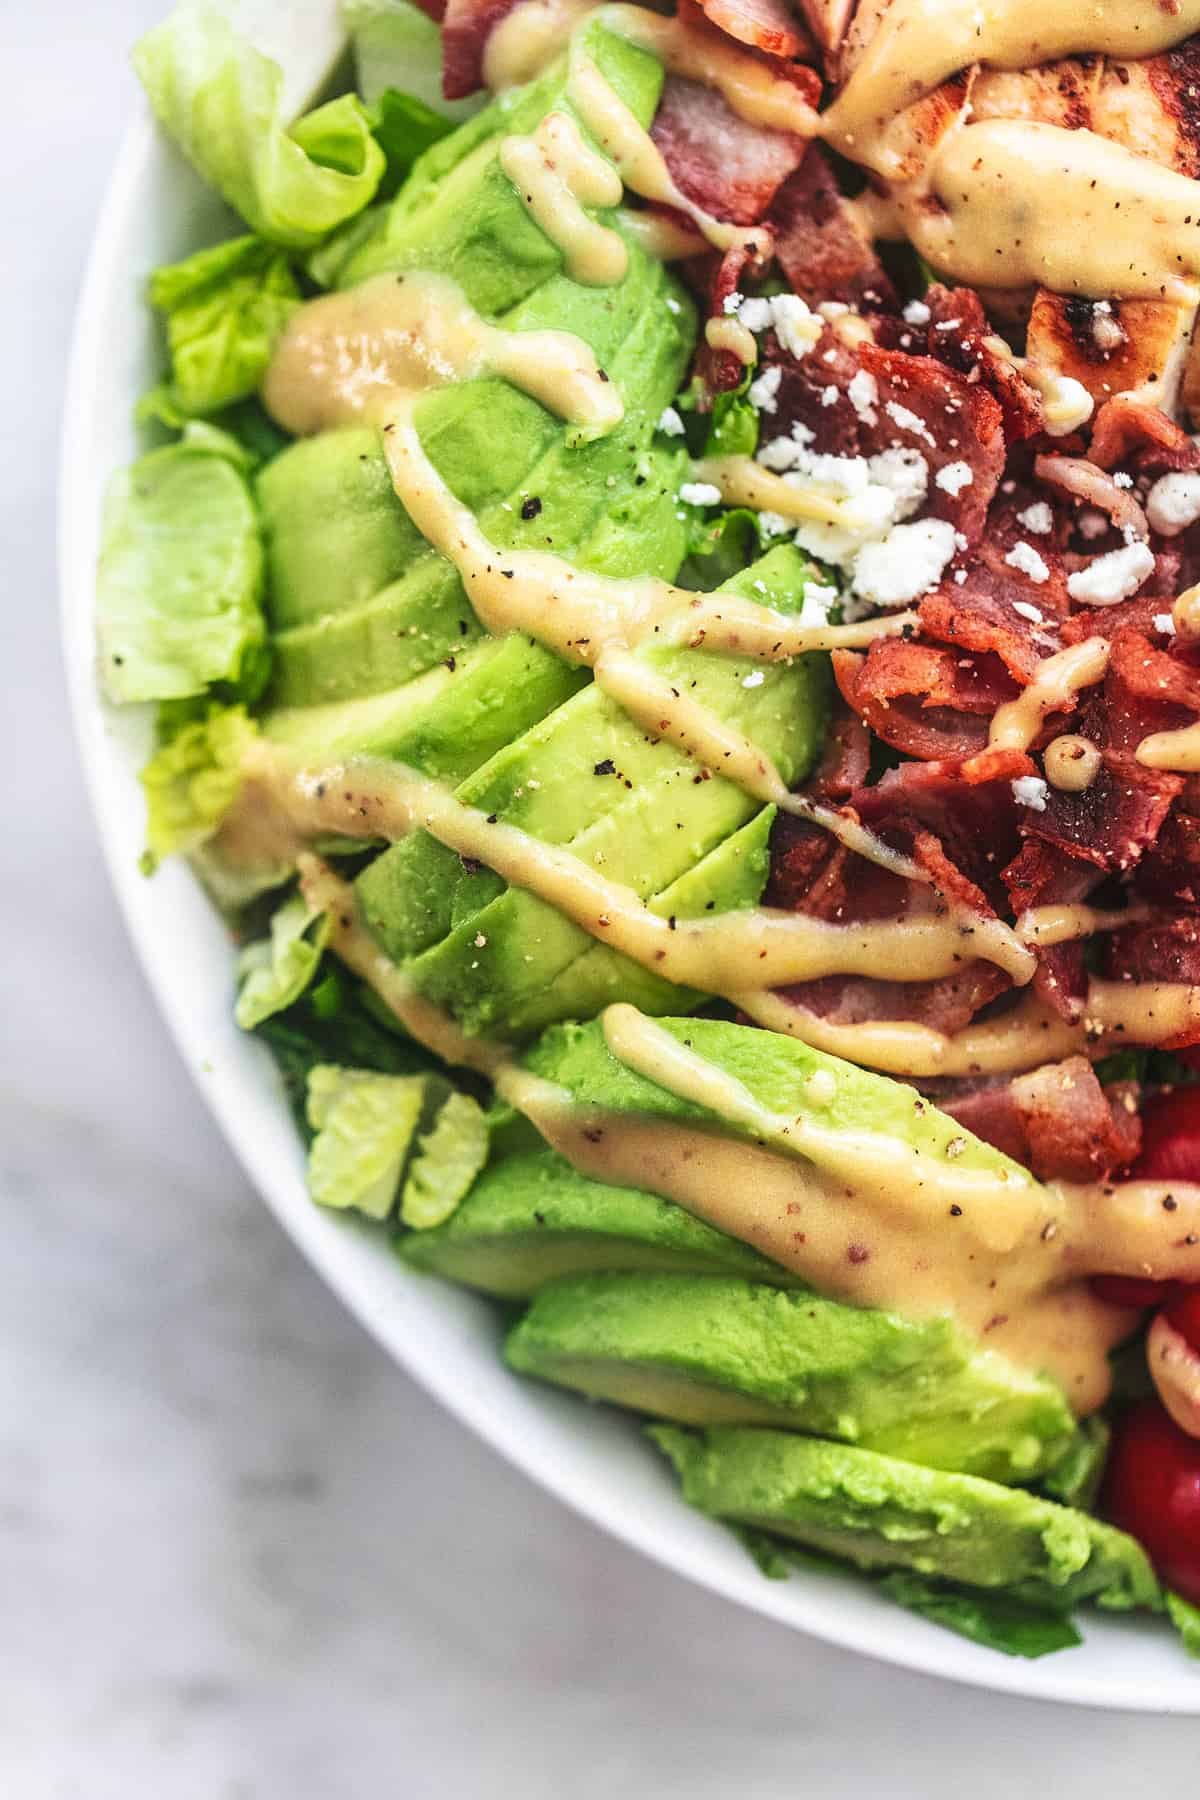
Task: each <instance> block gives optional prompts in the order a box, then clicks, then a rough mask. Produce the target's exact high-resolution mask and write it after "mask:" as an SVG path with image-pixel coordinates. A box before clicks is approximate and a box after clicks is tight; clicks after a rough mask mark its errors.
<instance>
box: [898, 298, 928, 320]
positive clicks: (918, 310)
mask: <svg viewBox="0 0 1200 1800" xmlns="http://www.w3.org/2000/svg"><path fill="white" fill-rule="evenodd" d="M932 317H933V314H932V313H931V312H930V310H929V308H928V307H927V306H926V304H925V302H924V301H923V300H910V301H909V303H908V305H907V306H906V307H905V309H904V323H905V324H906V325H928V323H929V321H930V319H931V318H932Z"/></svg>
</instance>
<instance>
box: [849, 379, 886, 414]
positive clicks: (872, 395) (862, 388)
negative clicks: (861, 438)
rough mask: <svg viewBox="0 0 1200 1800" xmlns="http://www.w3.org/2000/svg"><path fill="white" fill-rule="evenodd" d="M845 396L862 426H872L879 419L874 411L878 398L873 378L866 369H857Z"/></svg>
mask: <svg viewBox="0 0 1200 1800" xmlns="http://www.w3.org/2000/svg"><path fill="white" fill-rule="evenodd" d="M846 395H847V398H848V399H849V401H850V404H851V406H852V407H853V408H854V410H855V412H856V413H857V414H858V416H859V418H860V419H861V420H862V422H863V424H864V425H874V423H875V421H876V420H877V419H878V417H879V414H878V413H877V412H876V411H875V402H876V401H877V400H878V398H879V388H878V387H877V385H876V382H875V377H874V376H873V375H870V374H868V372H867V371H866V369H859V370H858V371H857V373H856V374H855V375H854V376H853V378H852V379H851V382H850V385H849V387H848V388H847V389H846Z"/></svg>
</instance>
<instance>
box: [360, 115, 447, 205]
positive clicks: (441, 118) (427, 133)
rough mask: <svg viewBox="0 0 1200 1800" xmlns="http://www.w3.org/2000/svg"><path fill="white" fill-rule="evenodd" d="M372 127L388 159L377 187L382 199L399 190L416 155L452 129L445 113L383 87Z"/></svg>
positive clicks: (372, 117)
mask: <svg viewBox="0 0 1200 1800" xmlns="http://www.w3.org/2000/svg"><path fill="white" fill-rule="evenodd" d="M371 128H372V130H373V131H374V133H375V141H376V143H377V144H378V145H379V147H380V149H381V150H382V151H383V154H384V155H385V156H386V158H387V170H386V172H385V174H384V177H383V180H382V181H381V182H380V184H379V195H380V198H381V199H384V198H386V197H387V196H389V195H391V194H394V193H395V192H396V190H397V188H399V187H400V185H401V183H402V182H403V181H404V178H405V176H406V175H407V174H408V171H409V170H410V169H411V168H412V166H413V164H414V163H415V162H416V160H417V158H418V156H421V155H422V154H423V153H424V152H425V151H426V150H428V149H429V147H430V145H431V144H436V143H437V142H438V140H439V139H440V138H444V137H446V136H448V135H449V133H450V132H451V131H453V129H454V126H453V124H452V123H451V121H450V120H449V119H447V118H446V117H445V115H444V114H442V113H439V112H435V111H434V109H433V108H432V106H426V104H425V102H424V101H423V100H418V99H417V98H416V96H415V95H414V94H402V93H400V92H399V90H398V89H397V88H385V89H384V91H383V93H382V94H381V95H380V96H379V101H378V104H377V105H376V106H374V107H372V109H371Z"/></svg>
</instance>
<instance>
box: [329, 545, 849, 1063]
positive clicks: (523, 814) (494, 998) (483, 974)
mask: <svg viewBox="0 0 1200 1800" xmlns="http://www.w3.org/2000/svg"><path fill="white" fill-rule="evenodd" d="M812 577H813V570H812V565H811V564H809V563H808V562H807V561H806V560H805V558H804V557H803V556H802V555H801V554H800V553H799V552H798V551H797V550H795V549H794V548H793V547H792V546H790V545H786V546H781V547H779V548H777V549H775V550H772V551H771V552H770V553H769V554H768V555H767V556H765V557H763V558H762V559H761V560H760V561H759V562H758V563H755V564H753V565H752V566H751V567H750V568H749V569H747V570H744V571H742V572H741V573H740V574H739V575H737V576H735V577H733V578H732V579H731V580H730V581H729V582H727V583H726V584H725V588H726V590H727V591H730V592H740V593H745V594H753V595H755V596H756V597H761V598H764V599H765V601H766V603H767V604H769V605H773V606H776V607H778V608H779V609H780V610H783V611H788V610H796V609H798V608H799V607H800V606H801V605H802V604H803V595H804V588H805V585H806V583H807V581H809V580H811V579H812ZM638 654H639V655H641V656H642V657H644V659H645V660H646V661H647V662H648V663H649V664H650V665H651V666H652V667H654V668H655V669H656V670H658V671H660V672H661V673H662V674H663V675H664V676H665V677H666V678H667V679H668V680H669V681H671V682H672V683H673V684H675V685H678V686H680V687H681V688H683V687H686V689H687V690H688V691H689V693H690V694H691V696H692V697H693V698H695V699H698V700H701V701H703V702H704V703H706V704H707V705H708V706H709V707H710V708H711V709H712V711H713V712H715V713H716V714H717V715H718V716H719V717H720V718H722V719H724V720H725V721H727V722H729V723H731V724H733V725H735V726H737V727H738V728H739V729H740V730H742V731H744V732H745V733H747V735H749V736H750V737H752V738H753V739H754V741H755V742H756V743H758V744H759V745H761V746H762V748H763V750H764V751H765V753H766V754H767V755H768V756H770V757H771V759H772V760H773V761H774V762H775V764H776V766H777V767H778V768H779V769H780V771H781V773H782V775H783V777H784V779H785V780H787V781H789V782H791V781H795V780H796V779H798V778H799V777H800V776H801V775H802V774H803V773H804V772H805V770H806V769H807V768H808V767H809V765H810V764H811V761H812V759H813V757H814V756H815V754H816V750H817V747H818V745H819V742H820V737H821V732H822V728H823V724H824V718H825V709H826V703H827V702H826V696H827V691H828V668H827V665H826V662H825V659H824V658H821V657H804V658H798V659H797V660H796V661H795V662H794V663H792V664H791V665H790V666H788V665H784V664H779V665H775V666H773V667H770V668H768V669H766V670H763V669H762V668H760V667H757V666H756V665H754V664H753V663H752V662H751V661H749V660H748V659H745V658H739V657H737V656H719V655H713V654H711V653H707V652H705V651H703V650H693V649H687V648H671V647H667V646H664V645H659V644H649V645H645V646H643V647H642V648H641V650H640V651H639V652H638ZM748 677H752V678H753V679H752V680H751V681H750V685H747V678H748ZM458 797H459V798H460V799H461V800H462V801H464V803H466V804H468V805H471V806H474V807H477V808H479V809H480V810H481V811H483V812H485V813H495V814H496V815H497V816H498V817H500V818H502V819H504V820H505V821H506V822H507V823H509V824H513V825H516V826H519V827H520V828H521V829H522V830H524V831H526V832H529V833H530V834H531V835H532V836H534V837H537V838H539V839H540V840H541V841H542V842H545V843H551V844H556V845H564V846H567V847H569V848H570V849H571V850H572V852H573V853H574V854H575V855H577V856H578V857H580V858H581V859H582V860H586V861H587V862H589V863H591V864H593V865H594V866H596V867H600V868H602V869H603V871H604V873H605V874H606V875H608V876H609V877H610V878H611V879H613V880H615V881H618V882H623V883H625V884H627V885H628V886H630V887H632V888H633V889H634V890H635V891H636V892H638V893H639V894H640V895H641V896H642V898H643V899H645V900H647V901H649V900H652V899H653V897H654V895H655V894H656V893H659V894H661V893H662V892H663V890H664V889H666V888H668V887H670V886H671V884H672V883H674V882H677V881H679V880H681V879H682V877H683V876H685V875H686V874H687V873H688V871H689V870H691V869H693V868H694V867H695V866H696V865H697V864H698V863H699V862H700V861H701V860H702V859H703V858H705V857H707V856H708V855H709V854H710V853H711V852H712V851H713V850H715V849H716V848H717V847H719V846H720V845H721V844H722V843H723V842H724V841H725V840H726V838H728V837H729V836H730V835H731V834H732V833H734V832H736V831H737V830H738V829H739V828H740V827H741V826H743V825H744V824H746V823H747V822H748V821H749V820H751V819H753V818H755V817H756V816H758V814H759V813H760V812H761V810H762V809H761V807H760V804H759V803H758V802H757V801H756V800H754V799H753V797H752V796H750V795H748V794H746V793H745V792H744V791H743V790H742V789H740V788H738V787H736V786H735V785H734V784H733V783H732V782H730V781H727V780H724V779H722V778H721V777H720V776H714V777H713V778H712V779H710V780H703V779H701V778H700V775H699V771H698V768H697V765H696V763H695V762H694V761H692V760H691V759H690V758H688V757H687V756H686V755H685V754H684V753H683V752H681V751H679V750H677V749H676V748H675V746H674V745H673V744H670V743H669V742H667V741H665V740H663V739H651V738H649V737H647V735H646V734H645V732H644V731H643V730H642V728H641V727H640V726H638V725H636V724H635V723H634V722H633V721H632V720H631V719H630V718H629V716H628V715H627V714H626V713H625V711H624V710H623V708H622V707H621V706H619V705H618V704H617V703H616V702H615V701H614V700H612V699H610V698H609V696H608V695H607V694H606V693H605V692H604V691H603V689H602V688H601V687H599V685H597V684H595V683H593V684H592V685H591V686H589V687H587V688H585V689H584V690H583V691H582V692H581V693H579V694H577V695H576V696H575V697H574V699H573V700H571V701H570V702H568V703H567V705H565V706H563V707H560V708H559V710H558V711H557V712H556V713H553V714H551V715H549V716H548V717H547V718H545V719H544V720H542V721H541V723H540V724H539V725H537V726H536V727H534V729H533V730H532V731H530V732H527V733H526V734H525V735H524V736H523V737H520V738H517V739H516V740H515V741H514V742H512V743H511V744H509V745H508V746H507V747H506V748H505V749H504V750H503V751H501V752H500V753H499V754H498V755H497V756H496V757H494V758H493V759H492V761H491V762H490V763H489V764H487V765H485V766H484V767H483V768H481V769H479V770H478V771H477V773H476V774H475V775H474V776H473V777H472V778H471V779H470V780H469V781H467V782H466V783H464V784H463V786H462V787H461V788H460V789H459V793H458ZM358 889H359V898H360V901H361V903H362V907H363V913H364V917H365V918H366V920H367V923H368V924H369V926H370V927H371V929H372V931H373V932H374V933H375V935H376V937H377V938H378V939H379V941H380V943H381V945H382V946H383V948H384V949H385V950H386V951H387V953H388V954H389V955H390V956H391V957H392V958H393V959H394V960H396V961H405V962H406V963H407V966H408V972H409V974H410V976H411V978H412V980H413V981H414V983H415V984H416V985H417V986H418V988H419V989H420V991H421V992H422V993H424V994H425V995H427V996H428V997H429V998H430V999H432V1000H434V1001H436V1002H437V1003H438V1004H439V1005H442V1006H445V1007H447V1008H448V1009H449V1010H450V1011H451V1012H452V1013H453V1014H454V1016H455V1017H456V1018H457V1019H458V1020H459V1022H460V1024H462V1025H463V1027H464V1028H465V1029H466V1030H468V1031H471V1032H486V1031H489V1030H493V1029H495V1030H499V1031H501V1032H504V1031H509V1032H511V1031H514V1030H517V1029H520V1028H522V1027H523V1026H524V1025H525V1024H526V1023H528V1022H532V1021H534V1020H536V1021H537V1022H543V1021H544V1020H546V1019H547V1018H550V1017H558V1018H562V1017H565V1016H569V1015H570V1013H571V1012H572V1011H573V1010H574V1009H575V1008H574V1002H573V1000H572V999H570V997H569V993H570V989H569V982H568V981H566V980H565V979H564V978H565V976H566V972H567V971H569V970H571V969H572V968H573V967H574V965H575V964H576V963H577V962H578V961H580V959H581V958H584V957H586V956H588V955H589V954H590V952H591V951H592V950H593V948H594V940H593V939H592V938H591V937H590V936H589V935H588V934H587V933H586V932H585V931H584V930H583V929H582V928H581V927H579V926H577V925H575V924H574V923H573V922H572V921H571V920H569V919H567V918H565V917H564V916H563V915H562V914H560V913H559V912H558V911H556V909H555V908H554V907H552V906H550V905H548V904H547V903H546V902H544V901H542V900H539V899H538V898H537V897H536V896H535V895H533V894H532V893H529V892H527V891H525V890H522V889H516V888H508V887H506V886H504V885H503V884H502V883H500V882H499V880H498V878H497V877H496V876H495V875H494V874H492V872H491V871H489V870H476V869H471V870H464V868H463V866H462V864H461V863H460V861H459V859H458V858H457V857H456V856H455V855H454V854H453V853H452V852H450V851H447V850H445V849H444V848H443V847H442V846H439V845H436V844H433V843H431V841H430V840H429V839H428V838H427V837H425V836H423V835H422V834H421V833H417V834H415V835H414V836H413V837H411V838H409V839H408V840H406V841H405V842H404V843H402V844H398V845H395V846H394V847H393V848H392V849H390V850H388V851H387V852H386V853H385V854H384V855H383V856H382V857H380V858H379V859H378V860H377V861H376V862H375V863H373V864H372V865H371V866H370V868H368V869H367V870H366V871H364V873H363V875H362V876H361V877H360V878H359V884H358ZM696 898H697V902H699V896H698V895H697V896H696ZM748 898H749V899H750V900H751V901H752V900H753V899H756V898H757V894H750V895H749V896H748ZM740 903H741V904H745V903H746V902H745V900H742V901H741V902H740ZM705 904H706V903H705ZM697 910H700V907H699V905H698V906H697ZM480 940H482V942H481V941H480ZM618 966H619V967H620V969H621V980H622V981H623V982H626V983H627V986H628V991H629V992H630V993H634V994H636V993H639V992H640V991H641V987H640V984H641V972H640V971H638V970H637V969H636V968H635V967H634V966H633V965H632V964H630V963H628V962H626V961H624V960H623V959H621V960H620V961H619V965H618ZM590 967H593V968H594V965H590ZM560 981H561V982H563V985H562V986H560V985H559V984H560ZM659 992H660V996H661V998H660V1000H659V1003H658V1004H659V1008H660V1009H661V1006H662V1005H671V1004H675V1003H676V1002H678V1003H679V1004H685V1005H686V1004H692V1003H694V1002H693V1001H692V999H691V997H690V996H685V995H683V994H681V991H680V990H678V989H674V990H671V989H668V988H666V986H665V984H660V989H659ZM671 996H674V998H672V997H671Z"/></svg>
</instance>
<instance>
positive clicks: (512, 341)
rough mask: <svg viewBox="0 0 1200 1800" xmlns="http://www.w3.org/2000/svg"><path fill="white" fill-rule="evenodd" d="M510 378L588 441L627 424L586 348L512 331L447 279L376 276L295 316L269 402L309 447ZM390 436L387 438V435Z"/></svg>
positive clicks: (571, 340) (270, 383) (275, 364)
mask: <svg viewBox="0 0 1200 1800" xmlns="http://www.w3.org/2000/svg"><path fill="white" fill-rule="evenodd" d="M482 375H500V376H503V377H504V379H505V380H506V381H511V382H512V384H513V386H514V387H519V388H521V389H522V390H523V391H524V392H525V393H527V394H531V395H532V396H533V398H534V399H535V400H540V401H541V402H542V404H543V405H544V406H547V407H549V408H550V410H551V411H553V412H556V413H557V414H558V415H559V417H560V418H564V419H568V420H570V421H571V422H572V423H573V424H575V425H576V426H578V427H579V428H580V430H581V432H583V433H585V434H586V435H588V436H600V435H602V434H603V433H605V432H608V431H611V430H612V429H613V428H614V427H615V426H617V425H619V424H620V422H621V419H622V416H623V413H624V408H623V406H622V404H621V396H620V394H619V393H618V391H617V388H616V386H615V384H614V383H613V382H611V381H608V380H606V379H605V377H604V376H603V375H602V373H601V371H600V370H599V369H598V368H597V366H596V359H595V357H594V355H593V354H592V352H591V350H590V349H589V348H588V346H587V345H586V344H585V343H584V342H583V340H582V339H581V338H578V337H575V336H574V335H573V334H572V333H571V332H569V331H503V330H501V329H500V328H499V327H498V326H495V325H489V324H488V323H487V321H486V320H485V319H482V318H481V317H480V316H479V314H478V313H477V312H476V311H475V309H474V307H473V306H471V305H470V304H469V302H468V301H467V298H466V296H465V295H464V293H463V291H462V289H461V288H460V287H459V286H458V283H457V282H454V281H451V280H450V279H449V277H448V276H445V275H427V274H409V275H376V276H375V277H373V278H372V279H371V280H370V281H365V282H363V283H362V284H361V286H359V287H355V288H348V289H347V290H346V292H345V293H340V294H325V295H323V296H322V297H321V298H320V299H319V300H310V301H309V302H308V303H307V305H305V306H302V307H300V308H298V310H297V311H296V312H295V313H293V314H292V317H291V320H290V321H289V323H288V325H287V328H286V329H285V331H284V333H283V336H282V337H281V339H280V341H279V344H278V346H277V347H276V350H275V354H274V356H273V357H272V358H271V363H270V366H269V368H268V370H267V374H266V379H265V381H264V382H263V388H262V397H263V403H264V405H265V406H266V408H267V411H268V412H269V413H270V414H271V416H272V418H274V419H276V420H277V421H278V422H279V424H280V425H282V426H283V427H284V429H285V430H287V431H291V432H294V433H295V434H296V435H297V436H298V437H304V436H307V435H309V434H310V433H312V432H315V431H325V430H328V429H329V428H330V427H331V426H337V425H351V424H355V423H359V422H362V421H364V420H365V421H368V422H371V423H376V424H377V423H380V422H381V421H382V420H383V418H384V417H385V415H386V414H387V413H388V411H389V409H390V408H391V406H392V405H393V404H394V403H395V400H396V396H397V395H398V394H405V395H408V396H410V400H411V397H415V396H416V395H417V394H420V393H422V392H424V391H425V390H427V389H429V388H434V387H442V386H445V385H446V384H447V383H450V382H457V381H472V380H476V379H478V378H479V377H480V376H482ZM385 428H386V427H385Z"/></svg>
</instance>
